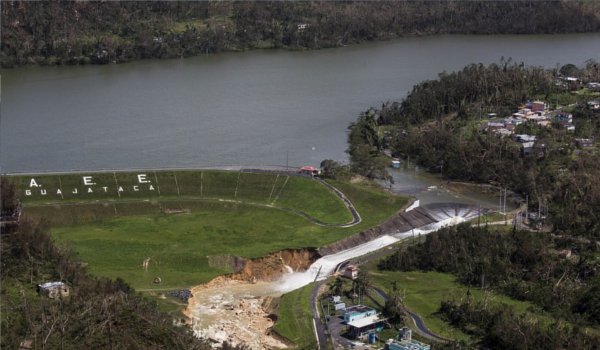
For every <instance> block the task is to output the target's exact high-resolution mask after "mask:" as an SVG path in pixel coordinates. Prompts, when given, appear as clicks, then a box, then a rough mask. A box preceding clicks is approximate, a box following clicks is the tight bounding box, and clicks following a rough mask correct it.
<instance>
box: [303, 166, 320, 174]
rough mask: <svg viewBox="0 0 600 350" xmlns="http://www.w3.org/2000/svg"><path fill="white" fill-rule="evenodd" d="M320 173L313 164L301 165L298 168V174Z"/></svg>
mask: <svg viewBox="0 0 600 350" xmlns="http://www.w3.org/2000/svg"><path fill="white" fill-rule="evenodd" d="M319 173H320V171H319V169H317V168H315V167H314V166H308V165H307V166H303V167H302V168H300V174H305V175H310V176H318V175H319Z"/></svg>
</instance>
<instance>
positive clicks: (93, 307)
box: [0, 178, 231, 350]
mask: <svg viewBox="0 0 600 350" xmlns="http://www.w3.org/2000/svg"><path fill="white" fill-rule="evenodd" d="M7 183H8V182H7V181H6V180H5V179H4V178H3V179H2V189H6V188H9V187H10V186H7V185H6V184H7ZM1 195H2V198H1V201H0V202H1V203H2V211H5V210H10V206H9V205H8V206H7V205H5V203H12V202H13V201H14V199H15V197H14V191H13V192H12V193H11V192H10V191H3V192H2V193H1ZM49 231H50V228H49V226H48V224H47V222H44V221H42V222H36V221H29V220H25V221H21V224H20V227H19V228H18V230H17V231H16V232H13V233H7V232H6V231H4V230H3V232H2V235H1V236H0V239H1V240H2V241H1V244H0V250H1V251H0V264H1V269H2V283H1V287H0V335H1V336H0V347H1V348H3V349H19V348H20V345H23V346H30V347H26V348H28V349H29V348H31V349H85V348H89V349H197V350H202V349H211V347H210V345H209V344H205V343H203V342H202V341H200V340H198V339H197V338H195V337H194V336H193V335H192V334H191V332H190V330H189V329H188V328H187V327H177V326H174V325H173V319H172V317H170V316H167V315H164V314H162V313H161V312H159V310H158V308H157V306H156V305H155V303H153V302H150V301H148V300H147V299H145V298H143V297H142V296H140V295H139V294H137V293H136V292H135V291H133V289H131V288H130V287H129V285H128V284H127V283H125V282H124V281H123V280H122V279H116V280H108V279H105V278H97V277H92V276H90V275H89V274H88V273H87V272H86V268H85V267H84V264H83V263H81V262H80V261H77V260H74V259H73V258H72V253H71V251H69V250H68V249H65V248H64V247H57V246H56V245H54V243H53V240H52V239H51V237H50V235H49ZM49 281H65V282H67V284H68V285H69V287H70V294H69V296H66V297H63V298H59V299H50V298H48V297H46V296H43V295H41V294H38V293H37V292H36V286H37V284H42V283H45V282H49ZM24 348H25V347H24ZM225 348H226V349H231V347H229V346H228V345H226V344H225Z"/></svg>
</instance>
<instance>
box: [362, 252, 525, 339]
mask: <svg viewBox="0 0 600 350" xmlns="http://www.w3.org/2000/svg"><path fill="white" fill-rule="evenodd" d="M367 269H368V270H369V275H370V277H371V281H372V282H373V284H374V285H376V286H378V287H382V288H383V289H384V290H388V291H389V290H391V288H392V282H394V281H396V283H397V285H398V287H399V288H400V290H401V291H403V292H404V293H405V304H406V306H407V307H408V308H409V309H410V310H412V311H414V312H416V313H417V314H419V315H420V316H421V317H422V318H423V320H424V321H425V324H426V325H427V327H428V328H429V329H430V330H431V331H433V332H434V333H437V334H439V335H441V336H444V337H447V338H452V339H456V340H465V341H469V340H470V339H469V336H468V335H467V334H465V333H463V332H461V331H460V330H458V329H456V328H453V327H452V326H450V325H449V324H447V323H446V322H444V321H443V320H442V319H441V318H440V317H438V315H436V312H437V311H438V310H439V308H440V303H441V302H442V300H446V299H449V298H461V297H464V296H465V295H466V293H467V290H469V289H468V287H466V286H463V285H461V284H459V283H457V282H456V281H455V277H454V276H453V275H451V274H445V273H439V272H420V271H410V272H396V271H394V272H392V271H378V270H377V268H376V266H375V263H371V264H369V265H368V267H367ZM470 292H471V295H472V297H473V298H474V299H483V298H487V300H488V301H489V302H491V303H501V304H504V305H507V306H508V307H512V308H514V309H515V310H516V311H517V312H528V309H530V308H533V307H534V306H533V304H531V303H528V302H523V301H518V300H514V299H511V298H509V297H506V296H503V295H499V294H496V293H492V292H486V291H482V290H480V289H475V288H471V289H470Z"/></svg>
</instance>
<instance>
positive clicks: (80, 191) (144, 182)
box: [25, 174, 156, 198]
mask: <svg viewBox="0 0 600 350" xmlns="http://www.w3.org/2000/svg"><path fill="white" fill-rule="evenodd" d="M136 180H137V181H136V183H135V184H128V185H125V184H119V182H118V181H117V178H116V176H115V177H114V182H112V183H110V184H109V183H98V182H96V180H95V179H94V176H93V175H86V176H82V177H81V181H80V183H79V184H78V185H76V186H62V184H60V185H58V186H44V184H43V182H42V181H43V180H39V178H35V177H32V178H30V180H29V185H28V188H26V189H25V196H26V197H31V196H38V195H39V196H49V195H55V196H60V197H61V198H64V195H66V194H68V195H69V196H77V195H85V194H93V193H101V194H116V195H118V196H120V195H121V193H124V192H147V191H156V187H155V184H153V183H152V181H151V180H149V179H148V176H147V175H146V174H137V175H136Z"/></svg>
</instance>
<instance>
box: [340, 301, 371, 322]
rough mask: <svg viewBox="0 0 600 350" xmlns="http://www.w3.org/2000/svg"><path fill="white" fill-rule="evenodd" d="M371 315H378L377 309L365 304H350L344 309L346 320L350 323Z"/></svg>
mask: <svg viewBox="0 0 600 350" xmlns="http://www.w3.org/2000/svg"><path fill="white" fill-rule="evenodd" d="M371 316H377V310H375V309H373V308H370V307H368V306H364V305H353V306H348V307H347V308H346V310H345V311H344V322H346V323H349V322H353V321H358V320H362V319H365V318H369V317H371Z"/></svg>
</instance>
